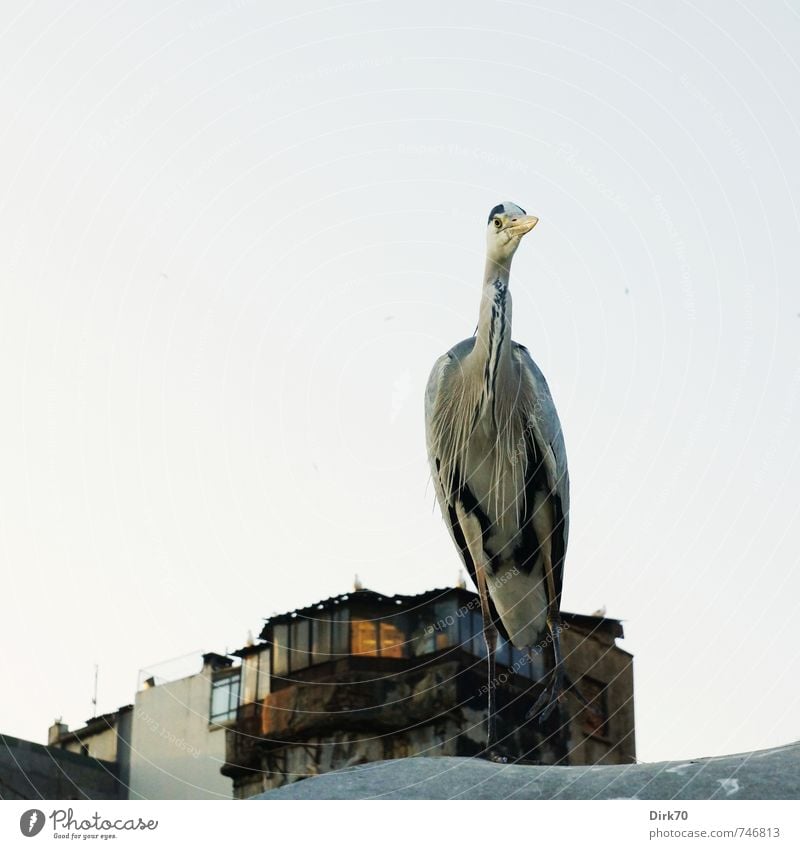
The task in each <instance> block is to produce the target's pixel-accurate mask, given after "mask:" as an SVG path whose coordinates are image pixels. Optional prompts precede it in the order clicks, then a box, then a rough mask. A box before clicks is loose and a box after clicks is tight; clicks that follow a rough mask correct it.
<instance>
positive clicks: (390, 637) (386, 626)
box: [380, 622, 406, 657]
mask: <svg viewBox="0 0 800 849" xmlns="http://www.w3.org/2000/svg"><path fill="white" fill-rule="evenodd" d="M380 635H381V657H402V656H403V644H404V643H405V641H406V635H405V634H404V633H403V632H402V631H401V630H400V629H399V628H398V627H397V626H396V625H392V623H391V622H381V624H380Z"/></svg>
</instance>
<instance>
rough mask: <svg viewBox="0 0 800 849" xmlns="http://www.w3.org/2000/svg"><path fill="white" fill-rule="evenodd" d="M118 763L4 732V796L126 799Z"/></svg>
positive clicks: (0, 748)
mask: <svg viewBox="0 0 800 849" xmlns="http://www.w3.org/2000/svg"><path fill="white" fill-rule="evenodd" d="M126 796H127V792H126V789H125V786H124V785H123V784H122V783H121V782H120V781H119V778H118V777H117V765H116V764H115V763H112V762H111V761H100V760H97V759H96V758H90V757H87V756H85V755H78V754H75V753H74V752H67V751H66V750H65V749H58V748H55V747H54V746H43V745H42V744H41V743H33V742H32V741H30V740H20V739H19V738H18V737H10V736H9V735H7V734H0V799H124V798H126Z"/></svg>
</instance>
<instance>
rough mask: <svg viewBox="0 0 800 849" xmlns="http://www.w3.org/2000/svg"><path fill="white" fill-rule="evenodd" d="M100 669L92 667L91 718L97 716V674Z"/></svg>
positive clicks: (96, 666) (95, 666)
mask: <svg viewBox="0 0 800 849" xmlns="http://www.w3.org/2000/svg"><path fill="white" fill-rule="evenodd" d="M99 669H100V667H99V666H98V665H97V664H96V663H95V665H94V695H93V696H92V716H97V673H98V671H99Z"/></svg>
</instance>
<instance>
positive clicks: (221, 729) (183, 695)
mask: <svg viewBox="0 0 800 849" xmlns="http://www.w3.org/2000/svg"><path fill="white" fill-rule="evenodd" d="M239 680H240V670H239V660H238V658H236V659H231V658H229V657H226V656H224V655H219V654H216V653H213V652H212V653H208V654H205V655H203V661H202V667H201V669H200V671H199V672H197V673H195V674H192V675H188V676H183V677H180V678H177V679H175V680H165V681H158V680H157V679H156V678H155V677H150V678H148V679H147V680H146V681H145V682H144V684H143V686H142V687H141V688H140V689H139V691H138V692H137V693H136V697H135V701H134V704H133V705H127V706H125V707H123V708H120V709H119V710H118V711H115V712H114V713H109V714H104V715H103V716H98V717H93V718H92V719H90V720H88V721H87V723H86V725H85V726H83V727H81V728H78V729H76V730H74V731H70V730H69V728H68V727H67V726H66V725H65V724H64V723H62V722H60V721H59V722H56V723H55V724H54V725H53V726H51V728H50V731H49V734H48V742H49V745H50V747H52V748H56V749H65V750H67V751H69V752H73V753H75V754H80V755H84V756H87V757H89V758H91V759H95V760H97V762H98V763H100V764H106V765H107V767H108V769H109V771H112V772H113V774H114V775H116V776H118V777H119V783H120V785H121V789H119V790H117V791H116V792H117V793H118V795H117V796H116V797H115V798H127V799H230V798H232V795H233V784H232V781H231V779H230V778H228V777H226V776H224V775H223V774H222V773H221V771H220V770H221V768H222V766H223V764H224V763H225V730H226V728H227V727H228V725H229V724H230V723H231V722H232V721H233V720H234V719H235V716H236V708H237V707H238V704H239V692H238V682H239ZM232 683H233V684H234V686H231V684H232ZM223 699H224V704H223ZM231 700H233V701H231Z"/></svg>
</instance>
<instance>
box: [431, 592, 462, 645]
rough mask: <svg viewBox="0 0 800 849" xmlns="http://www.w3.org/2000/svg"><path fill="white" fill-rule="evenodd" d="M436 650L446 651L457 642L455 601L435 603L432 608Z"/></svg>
mask: <svg viewBox="0 0 800 849" xmlns="http://www.w3.org/2000/svg"><path fill="white" fill-rule="evenodd" d="M433 618H434V627H435V628H436V649H437V650H438V649H446V648H449V647H450V646H454V645H456V643H457V642H458V612H457V610H456V602H455V599H449V600H448V601H437V602H436V604H434V606H433Z"/></svg>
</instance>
